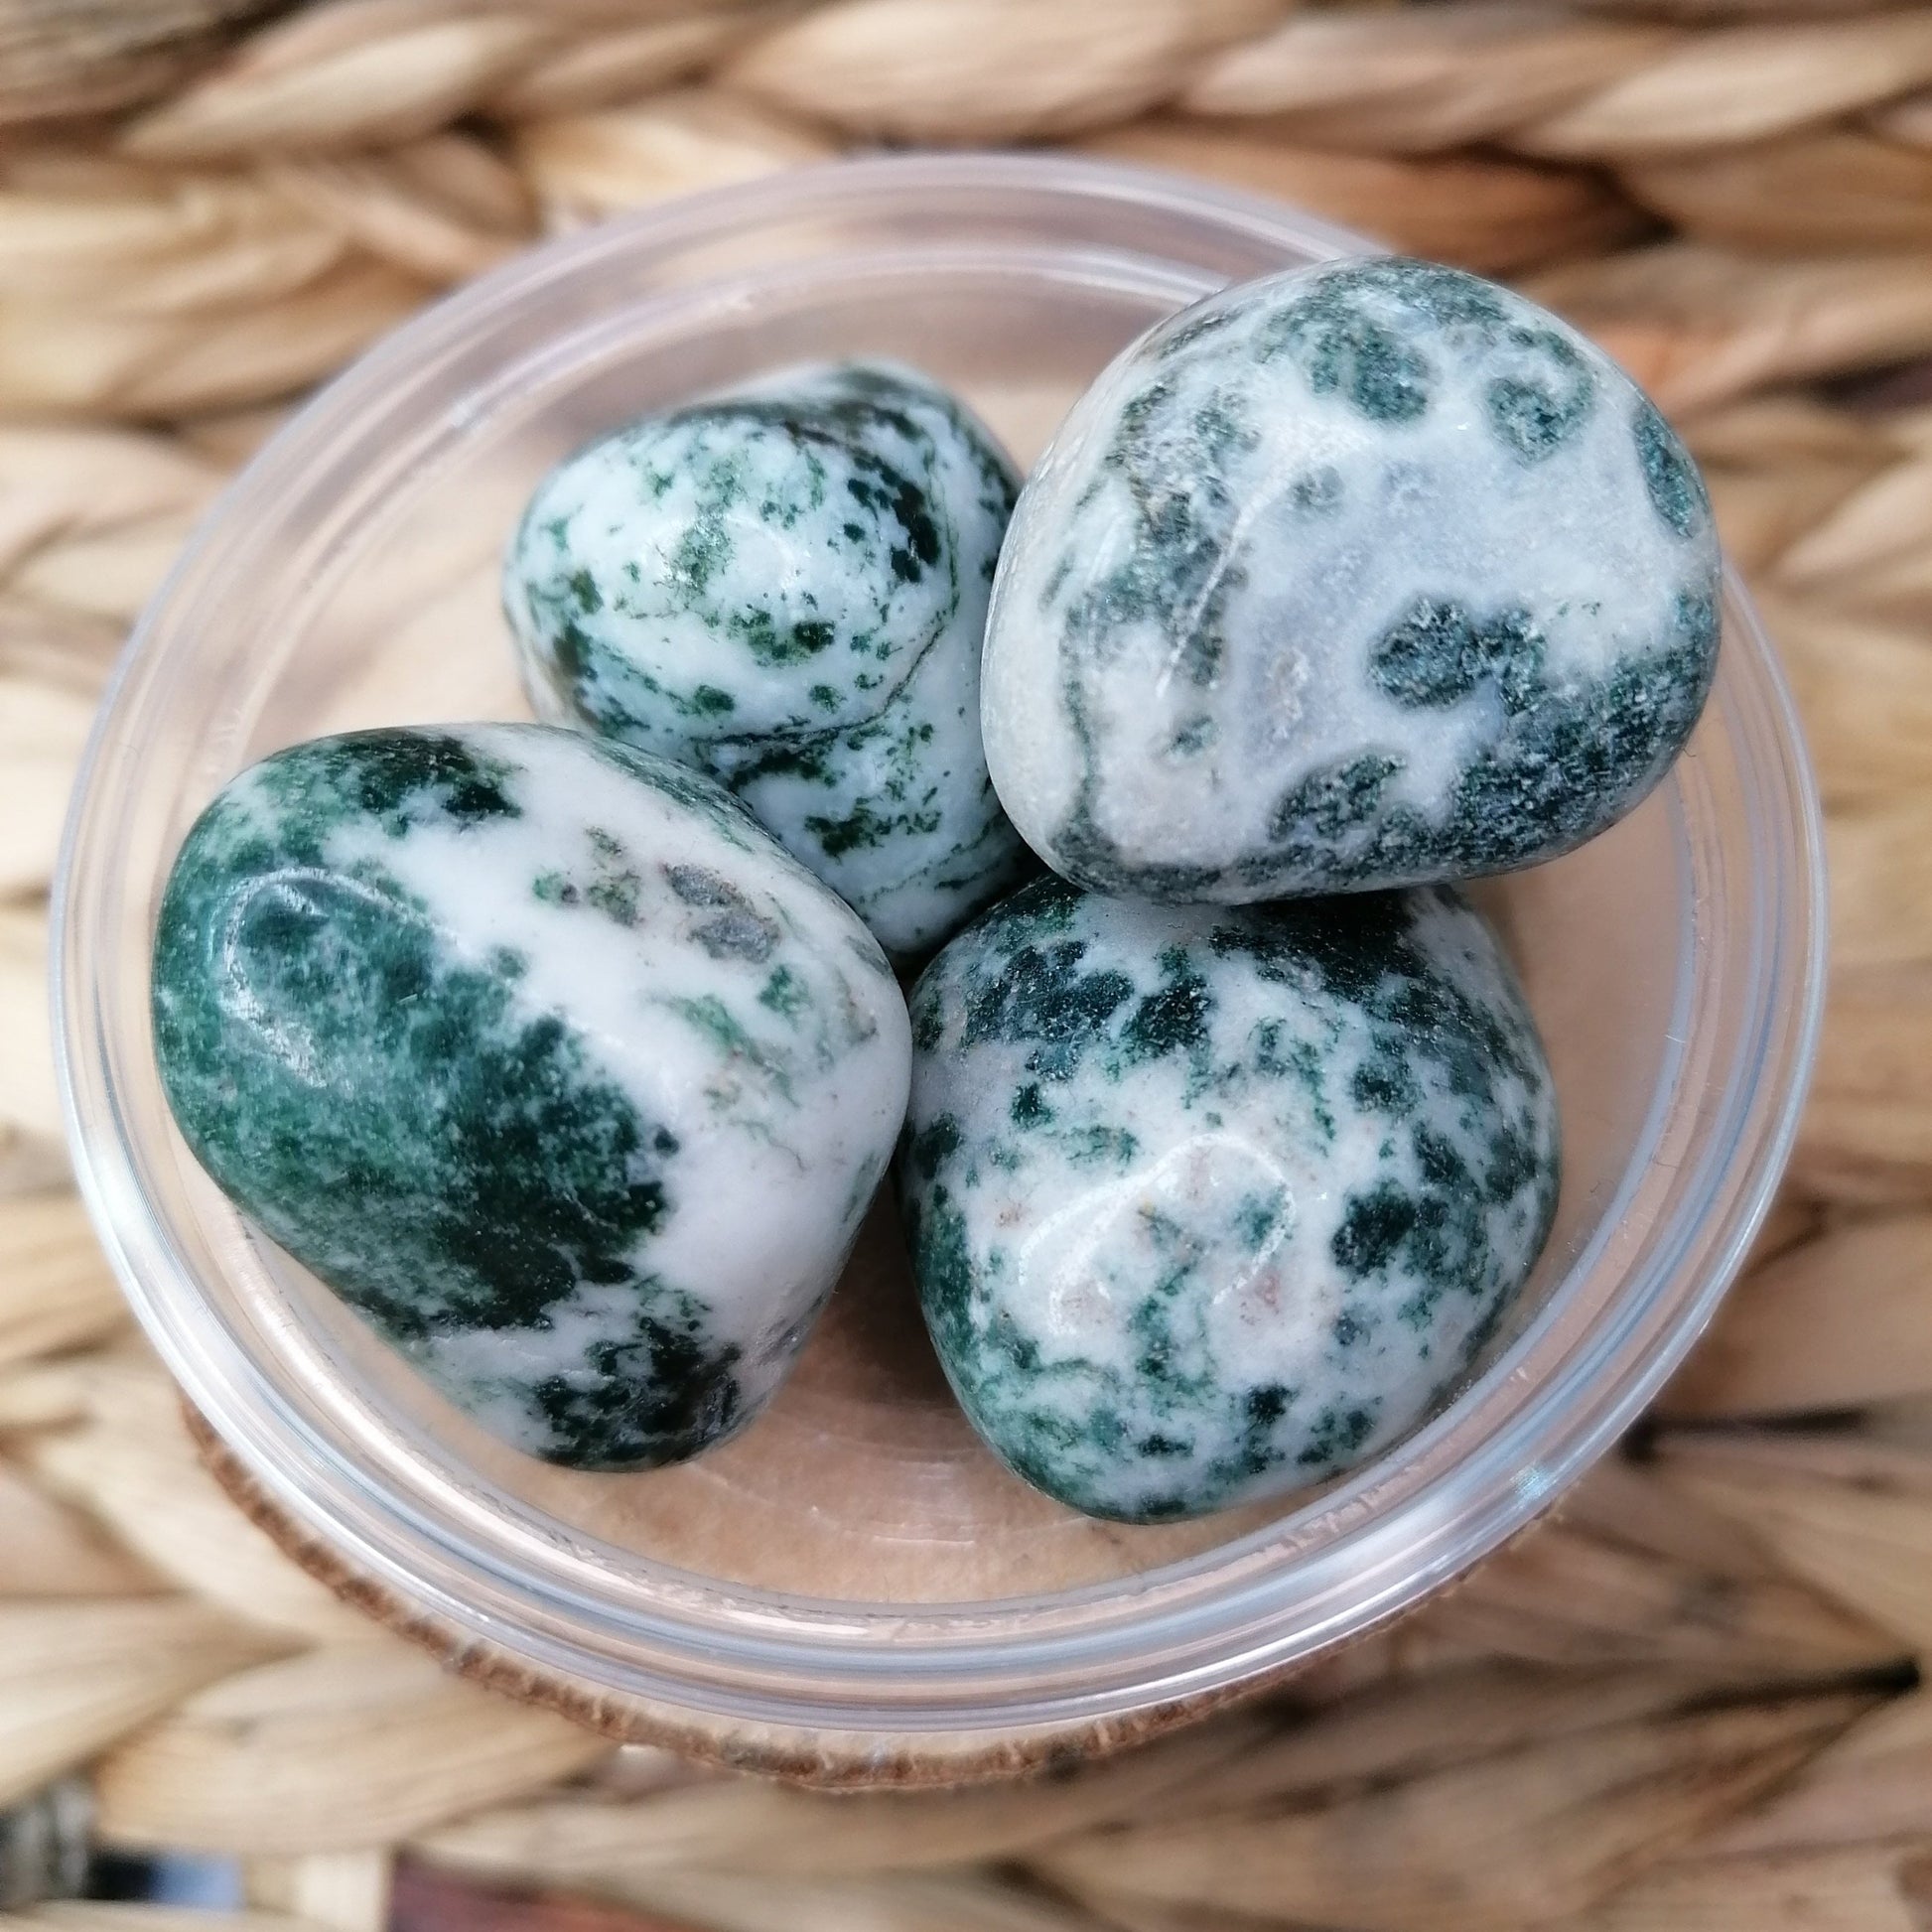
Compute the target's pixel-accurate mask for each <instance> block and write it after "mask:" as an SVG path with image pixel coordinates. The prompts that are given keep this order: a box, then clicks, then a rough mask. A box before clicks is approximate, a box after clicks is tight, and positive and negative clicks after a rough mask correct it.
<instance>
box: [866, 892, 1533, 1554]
mask: <svg viewBox="0 0 1932 1932" xmlns="http://www.w3.org/2000/svg"><path fill="white" fill-rule="evenodd" d="M912 1040H913V1053H912V1105H911V1112H910V1115H909V1117H908V1119H907V1123H906V1137H905V1140H904V1143H903V1145H902V1147H901V1150H900V1157H899V1171H898V1172H899V1187H900V1195H901V1200H902V1204H903V1206H904V1209H905V1214H906V1222H907V1228H908V1236H909V1239H910V1242H911V1246H912V1253H913V1263H914V1269H915V1272H916V1273H917V1276H918V1281H919V1293H920V1298H921V1301H922V1303H923V1306H924V1310H925V1316H926V1321H927V1324H928V1326H929V1327H930V1329H931V1331H932V1338H933V1341H934V1344H935V1345H936V1347H937V1349H938V1352H939V1357H940V1360H941V1361H942V1363H943V1364H944V1366H945V1370H946V1374H947V1376H948V1377H949V1378H950V1380H951V1382H952V1385H953V1387H954V1389H955V1390H956V1391H957V1392H958V1395H959V1398H960V1401H961V1402H962V1403H963V1404H964V1405H965V1408H966V1413H967V1414H968V1416H970V1417H971V1419H972V1421H973V1423H974V1425H975V1426H976V1427H977V1428H978V1430H979V1432H980V1434H981V1435H982V1436H984V1437H985V1439H986V1441H987V1442H988V1443H989V1444H990V1445H991V1447H992V1448H993V1449H995V1451H997V1453H998V1454H1000V1455H1001V1456H1002V1457H1003V1458H1004V1459H1005V1460H1006V1461H1007V1462H1008V1463H1009V1464H1010V1465H1011V1466H1012V1467H1013V1468H1014V1469H1015V1470H1016V1471H1017V1472H1018V1473H1019V1474H1020V1475H1022V1476H1024V1477H1025V1478H1026V1479H1027V1480H1028V1481H1029V1482H1032V1483H1034V1484H1035V1485H1036V1486H1037V1487H1038V1488H1041V1489H1044V1490H1045V1491H1047V1493H1048V1494H1050V1495H1053V1496H1057V1497H1058V1498H1059V1499H1060V1500H1061V1501H1062V1502H1066V1503H1070V1504H1072V1505H1073V1507H1074V1508H1076V1509H1081V1510H1085V1511H1086V1512H1088V1513H1089V1514H1090V1515H1095V1516H1111V1517H1117V1518H1120V1519H1122V1520H1124V1521H1128V1522H1155V1521H1160V1520H1164V1519H1167V1518H1171V1517H1178V1516H1190V1515H1196V1514H1199V1513H1201V1512H1204V1511H1207V1510H1213V1509H1220V1508H1223V1507H1225V1506H1227V1505H1230V1504H1234V1503H1239V1502H1245V1501H1250V1500H1253V1499H1255V1498H1258V1497H1265V1496H1270V1495H1274V1494H1277V1493H1281V1492H1285V1491H1288V1490H1292V1489H1296V1488H1299V1487H1301V1486H1302V1485H1304V1484H1307V1483H1311V1482H1314V1481H1317V1480H1319V1479H1320V1478H1322V1477H1324V1476H1329V1475H1333V1474H1334V1473H1335V1472H1336V1471H1337V1470H1340V1469H1345V1468H1347V1467H1348V1466H1349V1465H1350V1464H1351V1463H1353V1462H1356V1461H1358V1460H1360V1459H1361V1458H1362V1457H1364V1456H1366V1455H1368V1454H1370V1453H1371V1452H1372V1451H1374V1450H1375V1449H1380V1448H1381V1447H1383V1446H1384V1445H1385V1444H1387V1443H1389V1442H1390V1441H1392V1440H1393V1439H1394V1438H1396V1437H1397V1436H1399V1435H1401V1434H1402V1433H1403V1432H1404V1431H1405V1430H1407V1429H1409V1428H1410V1427H1411V1426H1412V1425H1414V1424H1415V1423H1416V1422H1418V1421H1419V1420H1421V1419H1422V1418H1423V1417H1424V1416H1425V1415H1427V1414H1428V1413H1429V1411H1430V1410H1431V1408H1432V1407H1433V1406H1435V1405H1436V1404H1438V1403H1440V1402H1441V1401H1443V1400H1444V1399H1445V1397H1446V1396H1447V1394H1448V1392H1449V1390H1450V1389H1451V1387H1452V1386H1453V1384H1454V1383H1455V1382H1456V1380H1457V1378H1458V1377H1459V1376H1460V1375H1461V1374H1462V1373H1463V1372H1464V1370H1465V1369H1466V1368H1467V1366H1468V1364H1469V1362H1470V1360H1471V1358H1472V1357H1473V1356H1474V1354H1475V1352H1476V1351H1477V1349H1478V1348H1479V1347H1480V1346H1481V1345H1482V1343H1483V1341H1484V1340H1485V1339H1486V1338H1487V1337H1488V1336H1489V1335H1490V1334H1491V1332H1492V1331H1493V1330H1494V1328H1495V1326H1496V1324H1497V1322H1498V1320H1499V1319H1500V1318H1501V1316H1502V1315H1503V1313H1504V1312H1505V1311H1506V1310H1507V1309H1508V1308H1509V1306H1510V1303H1511V1301H1512V1299H1513V1298H1514V1297H1515V1295H1516V1293H1517V1291H1518V1290H1519V1289H1520V1288H1521V1287H1522V1285H1523V1282H1524V1280H1525V1279H1526V1277H1527V1276H1528V1274H1529V1272H1530V1269H1531V1266H1532V1265H1533V1264H1534V1262H1535V1260H1536V1258H1537V1255H1538V1252H1539V1251H1540V1250H1541V1248H1542V1246H1543V1243H1544V1240H1545V1238H1546V1236H1547V1235H1548V1232H1549V1228H1550V1222H1551V1217H1552V1215H1553V1213H1554V1211H1555V1204H1556V1196H1557V1115H1556V1103H1555V1097H1554V1094H1553V1091H1552V1088H1551V1082H1550V1072H1549V1067H1548V1065H1547V1063H1546V1062H1545V1059H1544V1055H1543V1048H1542V1045H1541V1043H1540V1042H1539V1040H1538V1038H1537V1035H1536V1030H1535V1027H1534V1026H1533V1024H1532V1022H1531V1020H1530V1016H1529V1012H1528V1009H1527V1008H1526V1007H1525V1005H1524V1002H1523V996H1522V993H1521V992H1520V990H1519V989H1518V987H1517V984H1516V981H1515V978H1514V976H1513V975H1512V973H1511V971H1510V969H1509V967H1508V965H1507V964H1506V962H1505V961H1504V959H1503V957H1502V954H1501V953H1500V952H1499V950H1498V949H1497V946H1496V943H1495V941H1494V939H1493V938H1492V937H1491V936H1490V934H1489V931H1488V929H1487V927H1486V926H1484V924H1483V923H1482V921H1481V919H1480V918H1478V917H1477V915H1476V914H1475V912H1474V911H1472V910H1471V909H1470V907H1469V906H1468V905H1467V903H1465V902H1464V901H1463V900H1462V899H1461V898H1460V897H1457V896H1456V895H1455V894H1454V893H1453V892H1451V891H1449V889H1447V888H1441V887H1437V888H1428V889H1424V890H1421V891H1416V892H1411V893H1402V894H1376V895H1363V896H1360V897H1351V898H1345V899H1335V900H1330V901H1327V902H1325V903H1323V904H1320V905H1312V904H1310V905H1303V904H1296V903H1293V902H1285V903H1278V904H1274V905H1267V906H1255V907H1248V908H1238V909H1227V908H1218V907H1213V906H1206V905H1199V906H1186V907H1177V906H1160V905H1153V904H1148V903H1145V902H1135V901H1129V900H1125V899H1110V898H1100V897H1086V896H1084V895H1082V894H1081V893H1079V892H1078V891H1076V890H1075V889H1074V888H1072V887H1070V886H1068V885H1066V884H1065V883H1064V882H1063V881H1060V880H1056V879H1049V880H1041V881H1039V882H1037V883H1035V884H1034V885H1032V886H1029V887H1027V888H1025V889H1024V890H1023V891H1021V892H1019V893H1017V894H1015V895H1014V897H1011V898H1010V899H1008V900H1006V901H1005V902H1004V903H1003V904H1001V905H998V906H996V907H995V908H994V909H993V910H992V911H991V912H989V913H987V914H986V915H985V916H984V917H983V918H981V919H980V920H978V921H977V922H976V923H975V924H974V925H972V926H970V927H969V928H968V929H967V930H966V931H965V932H963V933H961V934H960V935H959V936H958V937H957V938H956V939H954V940H953V942H952V943H951V944H950V945H949V946H948V947H947V948H946V949H945V951H944V952H942V953H941V954H940V955H939V957H938V958H937V959H935V960H934V961H933V963H932V964H931V965H930V966H929V967H928V968H927V969H926V971H925V974H924V976H923V977H922V978H921V979H920V981H919V983H918V987H917V989H916V991H915V992H914V994H913V998H912Z"/></svg>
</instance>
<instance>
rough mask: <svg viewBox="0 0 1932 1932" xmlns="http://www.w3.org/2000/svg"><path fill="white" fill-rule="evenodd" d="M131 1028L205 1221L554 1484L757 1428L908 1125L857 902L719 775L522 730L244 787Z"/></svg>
mask: <svg viewBox="0 0 1932 1932" xmlns="http://www.w3.org/2000/svg"><path fill="white" fill-rule="evenodd" d="M154 1019H155V1044H156V1050H157V1053H158V1056H159V1059H160V1066H161V1074H162V1079H163V1082H164V1085H165V1087H166V1090H167V1094H168V1099H169V1102H170V1104H171V1106H172V1107H173V1109H174V1113H175V1118H176V1120H177V1121H178V1122H179V1123H180V1125H181V1129H182V1132H183V1134H184V1135H185V1137H186V1138H187V1141H188V1144H189V1146H190V1147H191V1148H192V1149H193V1151H194V1153H195V1155H196V1157H197V1158H198V1159H199V1160H200V1161H201V1163H202V1165H203V1166H204V1167H205V1168H207V1171H208V1173H210V1174H211V1175H212V1176H213V1178H214V1179H215V1181H216V1182H217V1183H218V1184H219V1185H220V1186H221V1188H222V1189H223V1191H225V1192H226V1193H227V1194H228V1195H229V1196H230V1197H231V1198H232V1199H233V1200H234V1201H235V1203H236V1204H237V1205H238V1206H239V1207H241V1208H242V1209H243V1211H244V1212H246V1213H247V1214H249V1215H250V1216H252V1217H253V1219H254V1220H255V1221H257V1222H258V1223H259V1224H260V1225H261V1227H263V1228H264V1229H265V1230H266V1231H267V1232H268V1233H269V1234H270V1235H272V1236H273V1237H274V1238H275V1239H276V1240H277V1241H279V1242H280V1243H281V1244H282V1245H283V1246H284V1247H285V1248H287V1249H288V1250H289V1252H290V1253H291V1254H293V1255H294V1256H295V1257H296V1258H297V1259H298V1260H300V1261H302V1262H303V1263H305V1264H306V1265H307V1266H308V1267H309V1268H310V1269H312V1270H313V1271H314V1273H315V1274H317V1275H318V1276H320V1277H321V1279H322V1280H323V1281H324V1282H326V1283H327V1284H329V1285H330V1286H331V1287H332V1288H334V1289H335V1290H336V1292H337V1293H338V1294H340V1295H341V1296H342V1297H343V1299H344V1300H345V1301H346V1302H347V1303H348V1304H349V1305H350V1306H351V1307H352V1308H354V1309H356V1310H358V1311H360V1312H361V1313H362V1314H363V1315H365V1316H366V1317H367V1318H368V1320H369V1321H370V1322H371V1323H373V1325H374V1326H375V1327H376V1328H377V1329H378V1330H379V1331H380V1332H381V1333H382V1334H383V1335H384V1336H386V1337H387V1338H388V1340H390V1341H391V1342H393V1343H394V1344H395V1345H396V1346H397V1347H398V1348H399V1349H401V1350H402V1351H403V1353H404V1354H405V1355H407V1356H408V1357H409V1359H410V1360H411V1361H413V1362H414V1363H415V1364H416V1365H417V1366H418V1368H420V1369H421V1370H422V1372H423V1373H424V1374H425V1375H427V1376H428V1377H429V1379H430V1380H431V1381H432V1382H434V1383H435V1384H436V1385H437V1386H438V1387H440V1388H441V1389H442V1390H443V1391H444V1393H445V1394H447V1395H448V1396H449V1397H451V1398H452V1399H453V1400H454V1401H455V1402H457V1403H458V1404H459V1405H460V1406H461V1407H463V1408H464V1409H466V1410H468V1411H469V1412H470V1413H471V1414H472V1415H473V1416H475V1417H476V1418H477V1420H478V1421H479V1422H481V1423H482V1424H483V1426H484V1427H486V1428H488V1429H490V1430H491V1431H493V1432H494V1433H495V1434H497V1435H498V1436H500V1437H502V1438H503V1439H504V1440H505V1441H507V1442H509V1443H512V1444H514V1445H515V1446H516V1447H517V1448H519V1449H525V1450H527V1451H529V1452H530V1453H531V1454H533V1455H538V1456H542V1457H544V1458H545V1459H546V1460H549V1461H553V1462H561V1463H566V1464H569V1465H571V1466H573V1467H577V1468H586V1469H617V1468H633V1467H638V1466H643V1465H647V1464H652V1463H659V1462H666V1461H671V1460H675V1459H676V1458H678V1457H681V1456H687V1455H691V1454H693V1453H695V1452H696V1451H697V1450H699V1449H704V1448H706V1447H707V1446H708V1445H710V1444H712V1443H716V1442H718V1441H720V1440H722V1439H723V1438H724V1437H726V1436H728V1435H730V1434H731V1433H732V1431H734V1430H735V1429H737V1428H738V1427H739V1426H740V1425H741V1424H743V1423H744V1422H746V1421H747V1420H749V1419H750V1418H751V1417H752V1416H753V1415H755V1414H756V1413H757V1412H758V1409H759V1405H760V1404H761V1403H762V1402H763V1401H764V1400H765V1398H766V1397H767V1396H768V1395H769V1394H770V1393H771V1391H772V1389H773V1388H774V1387H775V1386H776V1385H777V1383H778V1381H779V1380H780V1378H781V1377H782V1376H783V1374H784V1372H785V1369H786V1368H787V1366H788V1365H789V1363H790V1360H791V1357H792V1355H793V1354H794V1353H795V1351H796V1349H797V1347H798V1344H799V1342H800V1341H801V1339H802V1337H803V1334H804V1331H805V1329H806V1327H807V1326H808V1325H809V1323H810V1321H811V1319H812V1316H813V1314H814V1313H815V1312H816V1311H817V1309H818V1307H819V1305H820V1303H821V1302H822V1300H823V1299H824V1297H825V1295H826V1293H827V1291H828V1290H829V1289H830V1288H831V1286H832V1282H833V1279H834V1278H835V1276H836V1275H837V1274H838V1271H839V1268H840V1265H841V1263H842V1261H843V1259H844V1256H845V1254H846V1251H847V1249H848V1247H849V1246H850V1244H851V1242H852V1239H853V1237H854V1235H855V1233H856V1231H857V1229H858V1226H859V1221H860V1217H861V1215H862V1214H863V1212H864V1210H865V1207H866V1204H867V1201H868V1200H869V1198H870V1197H871V1195H872V1193H873V1190H874V1187H875V1185H876V1184H877V1182H878V1180H879V1178H880V1176H881V1174H882V1173H884V1171H885V1167H886V1164H887V1161H888V1160H889V1158H890V1155H891V1151H892V1146H893V1141H894V1138H895V1136H896V1135H897V1131H898V1127H899V1123H900V1120H901V1118H902V1116H903V1111H904V1101H905V1083H906V1064H907V1044H906V1022H905V1009H904V1006H903V1003H902V1002H901V1000H900V998H899V994H898V990H897V986H896V984H895V983H894V980H893V978H892V975H891V971H890V969H889V968H888V966H887V963H886V960H885V958H884V956H883V955H882V954H881V952H880V950H879V947H878V945H877V944H876V943H875V942H874V940H873V938H872V936H871V935H870V934H869V933H868V932H867V931H866V930H865V928H864V927H863V926H862V925H861V924H860V923H859V921H858V920H857V919H856V918H855V917H854V916H853V915H852V913H851V912H850V911H849V910H848V909H847V907H845V906H844V905H842V904H840V903H839V901H838V900H837V899H836V898H834V897H832V895H831V894H829V893H828V892H826V891H825V890H824V888H823V887H821V886H820V885H819V884H818V883H817V882H816V881H815V880H813V879H811V878H809V877H808V876H807V875H806V874H805V873H804V872H802V871H801V870H800V869H799V868H798V867H797V866H796V865H795V864H794V863H793V862H792V861H791V860H790V859H789V858H788V857H786V855H785V854H784V853H783V852H781V851H780V850H779V849H778V847H777V846H776V845H774V844H773V843H772V841H771V840H770V839H769V838H768V837H766V835H765V834H764V833H763V832H761V831H760V830H759V828H758V826H756V825H755V824H753V822H752V821H751V819H749V818H748V817H747V816H746V815H745V814H744V812H742V811H741V810H740V809H739V808H738V806H736V805H735V804H734V803H733V802H732V801H731V800H730V799H729V798H728V797H726V796H725V794H724V793H723V792H721V791H719V790H718V788H717V787H716V786H715V785H713V784H712V783H711V782H710V781H709V780H708V779H705V778H702V777H699V776H697V775H696V774H695V773H692V772H689V771H686V770H684V769H683V768H682V767H680V766H677V765H674V764H670V763H668V762H667V761H665V760H664V759H656V758H652V757H649V756H647V755H645V754H641V753H636V752H631V751H627V750H624V749H621V748H619V747H615V746H605V745H600V744H597V743H595V742H593V741H591V740H589V739H586V738H582V737H579V736H578V735H576V734H574V733H570V732H561V731H553V730H550V729H548V728H546V727H543V726H537V725H521V726H518V725H502V726H469V727H463V728H458V729H426V730H399V731H377V732H363V733H358V734H355V735H353V736H350V737H345V738H334V739H322V740H318V741H316V742H314V743H311V744H307V745H298V746H295V747H293V748H292V749H290V750H288V751H284V752H278V753H276V754H275V755H274V756H273V757H271V758H268V759H264V760H263V761H262V762H261V763H259V764H257V765H255V766H253V767H252V768H251V769H249V770H247V771H244V772H243V773H242V774H241V775H240V776H239V777H238V778H236V779H235V780H234V781H233V782H232V783H231V784H229V785H228V786H227V788H226V789H225V790H224V791H222V792H221V793H220V795H219V796H218V797H217V798H216V799H215V800H214V802H213V803H212V804H211V805H209V806H208V808H207V811H206V812H204V813H203V815H202V817H201V818H200V820H199V821H198V822H197V823H196V825H195V827H194V829H193V830H192V831H191V832H190V833H189V835H188V839H187V841H186V843H185V844H184V845H183V847H182V850H181V853H180V856H179V857H178V858H177V860H176V862H175V867H174V872H173V874H172V876H171V878H170V880H169V883H168V888H167V893H166V896H165V897H164V899H163V903H162V909H161V918H160V925H159V930H158V933H157V936H156V941H155V959H154Z"/></svg>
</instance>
